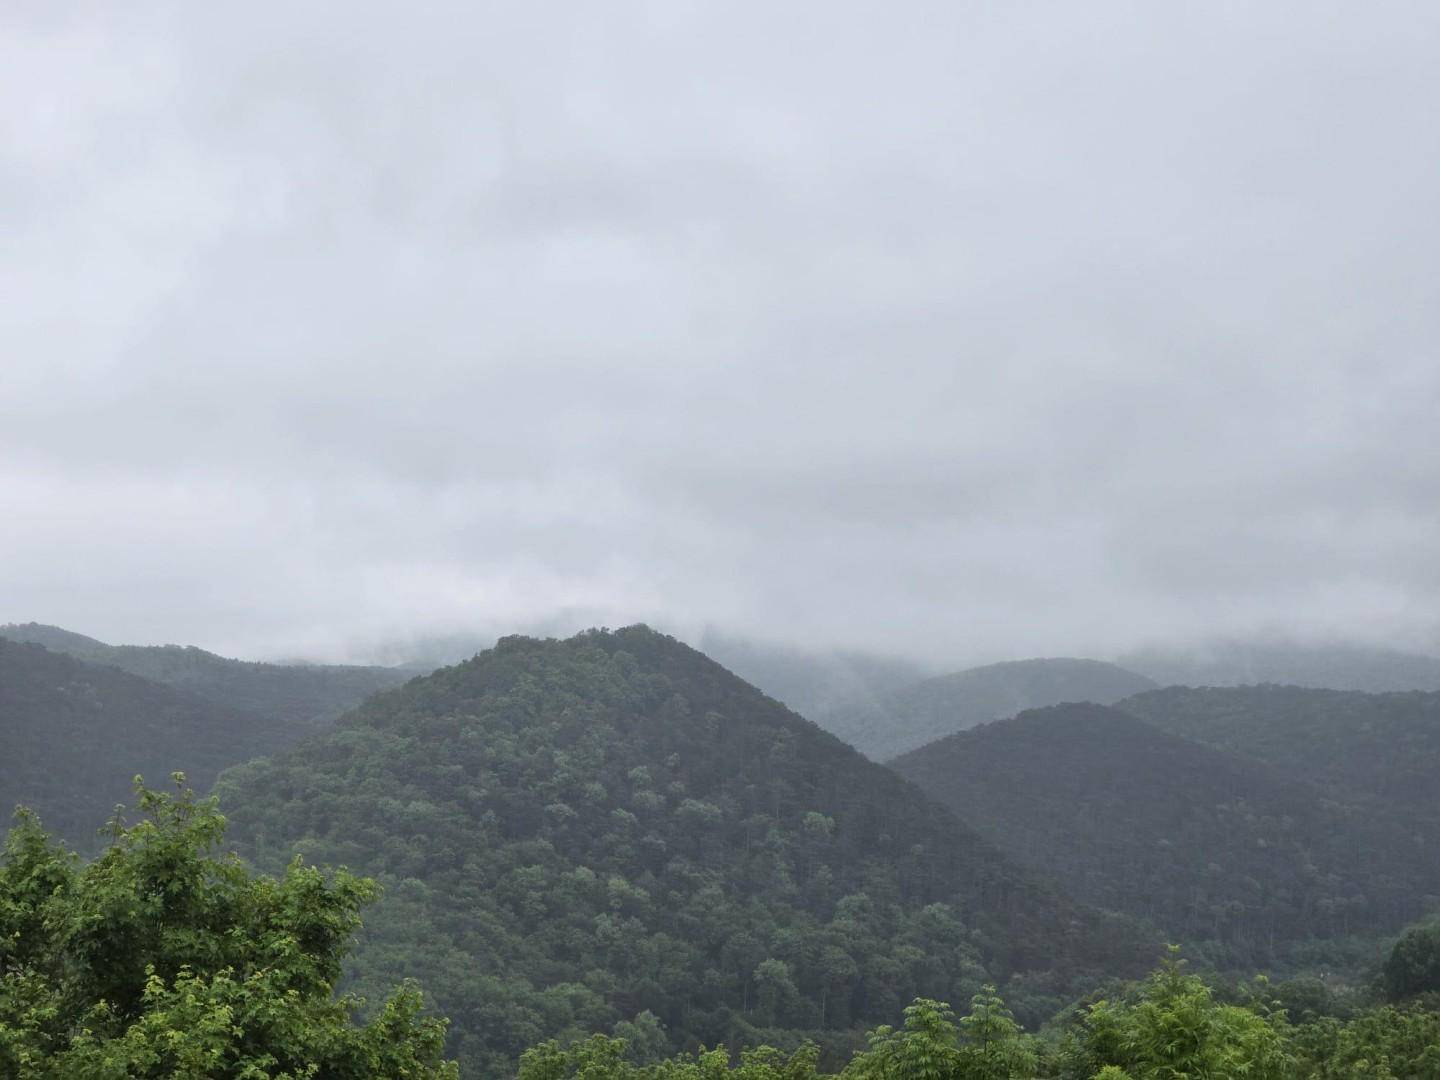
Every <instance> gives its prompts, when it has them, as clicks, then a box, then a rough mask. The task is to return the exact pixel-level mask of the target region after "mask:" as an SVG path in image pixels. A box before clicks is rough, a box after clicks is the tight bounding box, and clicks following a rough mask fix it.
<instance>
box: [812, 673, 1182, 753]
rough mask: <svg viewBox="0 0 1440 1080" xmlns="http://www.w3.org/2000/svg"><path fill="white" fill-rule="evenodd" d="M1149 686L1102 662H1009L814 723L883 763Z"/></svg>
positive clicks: (931, 681)
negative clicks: (989, 724)
mask: <svg viewBox="0 0 1440 1080" xmlns="http://www.w3.org/2000/svg"><path fill="white" fill-rule="evenodd" d="M1154 685H1155V684H1154V683H1153V682H1151V681H1150V680H1149V679H1147V678H1145V677H1144V676H1142V675H1136V674H1135V673H1134V672H1132V671H1126V670H1125V669H1124V668H1120V667H1116V666H1115V665H1114V664H1107V663H1104V662H1102V661H1099V660H1075V659H1069V658H1052V659H1040V660H1012V661H1008V662H1005V663H1000V664H987V665H985V666H984V667H977V668H970V669H968V670H966V671H959V672H955V673H954V674H951V675H941V676H939V677H938V678H934V679H925V680H924V681H922V682H918V683H913V684H911V685H909V686H905V687H902V688H900V689H898V690H894V691H892V692H890V693H888V694H885V695H883V696H881V697H880V698H879V699H878V700H874V701H868V702H852V703H850V704H848V705H846V706H843V707H840V708H836V709H832V710H829V711H827V712H821V713H819V714H818V715H816V716H815V717H814V719H815V721H816V722H817V723H819V724H820V725H822V726H823V727H824V728H825V729H826V730H827V731H832V732H834V733H835V734H836V735H838V736H840V738H842V739H844V740H845V741H846V742H848V743H849V744H850V745H851V746H854V747H856V748H857V749H859V750H860V751H861V752H862V753H864V754H866V755H868V756H869V757H871V758H873V759H875V760H876V761H884V760H887V759H889V758H893V757H895V756H897V755H899V754H903V753H905V752H906V751H909V750H914V749H915V748H916V747H919V746H924V745H925V744H926V743H928V742H932V741H934V740H935V739H939V738H942V737H944V736H946V735H949V734H951V733H953V732H956V731H962V730H964V729H965V728H969V727H974V726H975V725H976V724H983V723H985V722H986V721H987V720H996V719H999V718H1000V717H1002V716H1013V715H1014V714H1015V713H1017V712H1020V711H1021V710H1023V709H1035V708H1041V707H1043V706H1046V705H1059V704H1060V703H1062V702H1066V701H1093V702H1095V703H1097V704H1100V705H1109V704H1111V703H1112V702H1115V701H1119V700H1120V699H1121V698H1123V697H1128V696H1130V695H1131V694H1137V693H1139V692H1141V691H1142V690H1148V689H1151V688H1152V687H1154Z"/></svg>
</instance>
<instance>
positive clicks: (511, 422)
mask: <svg viewBox="0 0 1440 1080" xmlns="http://www.w3.org/2000/svg"><path fill="white" fill-rule="evenodd" d="M0 100H3V102H4V107H3V109H0V622H4V621H11V620H14V621H28V620H36V621H40V622H50V623H56V624H60V625H63V626H66V627H68V628H70V629H74V630H78V631H81V632H84V633H89V634H92V635H94V636H98V637H101V638H103V639H105V640H109V641H117V642H119V641H123V642H141V643H146V642H149V643H158V642H171V641H180V642H190V643H196V644H200V645H204V646H206V647H209V648H213V649H216V650H217V651H221V652H225V653H227V654H230V655H241V656H247V657H276V656H308V657H313V658H321V659H342V658H351V659H363V658H366V657H367V656H369V655H372V654H374V653H375V652H376V650H378V649H380V648H381V647H382V646H384V645H385V644H386V643H393V642H394V641H396V640H405V639H410V638H415V637H422V636H425V635H429V634H449V633H464V632H472V631H473V632H477V633H503V632H511V631H516V630H526V629H530V628H534V627H545V628H556V629H568V628H571V627H574V628H579V627H580V626H584V625H592V624H594V625H612V626H613V625H621V624H625V623H629V622H634V621H640V620H644V621H649V622H651V623H654V624H657V625H661V626H664V627H667V628H670V629H672V630H674V631H676V632H679V633H681V634H682V635H691V636H694V635H697V634H699V633H700V632H701V631H702V630H703V629H705V628H707V627H708V628H711V629H717V628H718V629H720V630H723V631H725V632H727V633H733V634H740V635H752V636H757V637H760V638H764V639H769V640H774V641H779V642H789V643H805V644H808V645H811V646H816V647H820V646H824V647H844V648H854V649H867V650H876V651H881V652H886V653H892V654H897V655H907V656H914V657H918V658H923V659H925V660H927V661H930V662H936V663H943V662H946V661H948V660H950V659H952V658H954V659H955V660H959V659H961V658H964V659H966V660H974V661H982V660H990V659H1001V658H1006V657H1013V656H1021V655H1024V656H1030V655H1046V654H1062V653H1069V654H1079V655H1092V656H1094V655H1107V654H1113V653H1115V652H1118V651H1122V650H1124V649H1127V648H1129V647H1132V646H1136V645H1139V644H1142V643H1153V642H1165V641H1176V642H1179V641H1188V640H1198V639H1201V638H1205V637H1208V636H1217V635H1218V636H1237V635H1247V634H1255V633H1270V634H1273V633H1283V634H1294V635H1300V636H1312V637H1342V638H1354V639H1357V640H1364V641H1367V642H1379V643H1387V644H1393V645H1396V646H1399V647H1404V648H1408V649H1412V650H1416V651H1425V650H1430V651H1440V434H1437V432H1440V423H1437V416H1440V295H1437V293H1440V109H1437V108H1436V102H1437V101H1440V6H1437V5H1435V4H1433V3H1429V2H1415V3H1387V2H1384V0H1377V2H1371V3H1366V4H1355V3H1325V2H1320V0H1307V2H1303V3H1284V2H1270V3H1265V4H1251V3H1223V2H1221V3H1205V4H1199V3H1196V4H1185V3H1175V4H1155V3H1150V2H1148V0H1147V2H1135V3H1107V2H1098V0H1097V2H1090V3H1085V4H1074V3H1049V4H1047V3H976V2H956V0H945V2H936V3H928V2H916V0H897V2H893V3H886V4H874V3H852V2H849V0H827V2H825V3H809V2H806V3H794V4H773V3H765V4H760V3H746V2H735V0H731V2H725V3H718V2H717V3H692V2H687V0H664V2H658V3H649V4H647V3H628V2H623V0H621V2H615V3H607V4H579V3H570V4H563V3H552V2H548V0H532V2H529V3H525V4H493V3H475V2H467V3H453V4H451V3H424V4H378V3H367V2H352V3H349V4H345V5H338V4H334V3H326V4H319V3H308V2H304V0H287V2H285V3H271V2H267V0H252V2H247V3H245V4H193V3H154V2H150V0H130V2H127V3H125V4H116V3H112V2H109V0H106V2H104V3H95V4H87V3H83V2H77V3H73V4H63V5H61V4H54V3H50V2H49V0H35V2H30V0H10V2H7V3H6V4H4V5H3V7H0Z"/></svg>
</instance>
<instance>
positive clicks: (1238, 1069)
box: [1064, 957, 1302, 1080]
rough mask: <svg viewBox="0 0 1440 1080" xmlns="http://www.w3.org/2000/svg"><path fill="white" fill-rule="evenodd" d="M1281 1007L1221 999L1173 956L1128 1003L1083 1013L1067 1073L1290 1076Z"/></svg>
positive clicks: (1109, 1078)
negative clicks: (1236, 1003) (1276, 1010)
mask: <svg viewBox="0 0 1440 1080" xmlns="http://www.w3.org/2000/svg"><path fill="white" fill-rule="evenodd" d="M1289 1034H1290V1027H1289V1025H1288V1024H1287V1023H1286V1021H1285V1016H1284V1013H1283V1012H1271V1011H1270V1010H1269V1009H1268V1008H1266V1006H1265V1005H1264V1003H1263V1002H1255V1003H1252V1004H1251V1006H1250V1007H1245V1006H1241V1005H1226V1004H1222V1003H1220V1002H1217V1001H1216V1000H1215V999H1214V997H1213V995H1212V993H1211V990H1210V987H1208V986H1207V985H1205V983H1204V982H1203V981H1202V980H1201V979H1200V978H1198V977H1197V976H1194V975H1188V974H1186V973H1185V970H1184V961H1181V960H1178V959H1175V958H1174V957H1171V958H1170V959H1168V960H1166V961H1165V962H1164V963H1163V964H1162V965H1161V966H1160V968H1159V969H1158V970H1157V971H1155V972H1154V973H1153V974H1152V975H1151V976H1150V978H1149V979H1147V980H1146V981H1145V983H1144V984H1143V986H1142V987H1141V988H1140V990H1139V992H1138V994H1137V995H1136V996H1135V997H1134V998H1133V999H1131V1000H1126V1001H1115V1002H1111V1001H1100V1002H1097V1003H1096V1004H1095V1005H1093V1006H1091V1007H1090V1009H1088V1010H1087V1011H1086V1012H1085V1013H1084V1014H1083V1017H1082V1020H1081V1030H1080V1032H1079V1033H1078V1035H1077V1037H1075V1039H1074V1043H1073V1044H1072V1047H1071V1053H1070V1055H1068V1056H1069V1057H1070V1060H1069V1062H1068V1063H1067V1064H1068V1068H1066V1069H1065V1070H1064V1072H1065V1075H1073V1076H1079V1077H1097V1078H1103V1080H1120V1078H1122V1077H1130V1078H1133V1080H1182V1078H1186V1080H1226V1078H1230V1077H1242V1076H1243V1077H1247V1078H1249V1080H1287V1078H1290V1077H1296V1076H1299V1075H1302V1074H1299V1073H1297V1072H1296V1071H1295V1069H1294V1065H1293V1059H1292V1057H1291V1054H1290V1050H1289V1045H1288V1038H1289Z"/></svg>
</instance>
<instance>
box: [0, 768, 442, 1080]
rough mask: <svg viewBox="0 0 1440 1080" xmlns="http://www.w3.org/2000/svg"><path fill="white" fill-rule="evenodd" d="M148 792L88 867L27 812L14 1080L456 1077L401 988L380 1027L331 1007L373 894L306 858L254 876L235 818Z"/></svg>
mask: <svg viewBox="0 0 1440 1080" xmlns="http://www.w3.org/2000/svg"><path fill="white" fill-rule="evenodd" d="M175 779H176V782H177V784H178V785H179V786H180V792H179V794H178V795H173V796H172V795H166V794H162V793H159V792H154V791H148V790H146V789H145V788H144V787H143V786H142V785H141V782H140V780H139V779H138V778H137V779H136V788H137V792H138V798H139V808H140V810H141V812H142V814H143V815H144V817H143V818H142V820H140V821H139V822H138V823H136V824H134V825H132V826H129V827H126V826H125V825H124V824H123V822H122V821H121V819H120V818H119V817H118V815H117V817H116V819H115V821H114V822H112V826H111V837H112V839H111V843H110V846H109V848H108V849H107V850H106V851H105V852H104V854H102V855H101V856H100V857H99V858H97V859H96V860H95V861H94V862H91V863H88V864H86V865H83V866H82V865H81V864H80V863H79V861H78V859H77V858H76V856H75V855H73V854H72V853H70V852H68V851H66V850H65V849H64V847H63V846H61V845H60V844H58V843H57V842H55V841H54V840H52V839H51V837H50V836H48V835H47V834H46V833H45V831H44V830H43V829H42V828H41V826H40V824H39V821H38V820H37V819H36V818H35V817H34V816H33V815H31V814H29V813H28V812H24V811H22V812H21V813H20V814H19V816H18V819H17V822H16V825H15V827H14V828H13V829H12V830H11V832H10V835H9V837H8V839H7V841H6V844H5V848H4V851H3V855H0V1076H24V1077H33V1078H35V1080H50V1078H54V1080H61V1078H64V1080H73V1078H84V1080H112V1078H113V1080H122V1078H123V1080H130V1078H146V1077H156V1078H158V1077H166V1078H181V1080H199V1078H202V1077H203V1078H207V1080H209V1078H224V1080H302V1078H317V1080H318V1078H321V1077H324V1078H326V1080H331V1078H334V1080H372V1078H373V1080H379V1078H382V1077H383V1078H387V1080H388V1078H406V1080H447V1078H448V1080H453V1078H455V1077H457V1076H458V1075H459V1074H458V1071H457V1069H456V1067H455V1066H454V1065H453V1064H447V1063H445V1062H444V1061H443V1060H442V1051H443V1044H444V1034H445V1022H444V1021H442V1020H437V1019H432V1018H427V1017H423V1016H421V1015H420V1009H421V997H420V993H419V991H418V990H417V989H416V988H415V987H414V986H410V985H406V986H403V987H401V988H400V989H399V990H397V991H395V992H394V993H393V994H392V995H391V996H390V998H389V1000H387V1001H386V1002H385V1004H384V1006H383V1007H382V1008H381V1009H380V1010H379V1011H378V1013H377V1014H376V1015H375V1017H374V1018H373V1019H372V1020H370V1021H369V1022H368V1023H364V1024H359V1023H357V1022H356V1020H355V1014H356V1011H357V1010H358V1008H359V1007H360V1005H361V1004H362V1003H361V1002H360V1001H359V1000H358V999H355V998H351V997H341V998H336V997H335V996H334V994H333V990H334V986H335V982H336V980H337V979H338V978H339V976H340V965H341V961H342V959H343V958H344V956H345V954H346V953H347V951H348V950H349V945H350V939H351V935H352V934H353V933H354V931H355V929H356V928H357V927H358V926H359V918H358V914H357V913H358V911H359V908H360V906H361V905H362V904H363V903H365V902H366V901H368V900H370V899H371V898H372V897H373V896H374V894H375V886H374V885H373V883H371V882H369V881H367V880H365V879H362V878H357V877H354V876H352V875H350V874H348V873H346V872H345V871H343V870H342V871H340V872H338V873H337V874H336V875H335V876H334V878H333V879H332V880H330V881H328V882H327V881H326V880H325V878H324V877H323V876H322V875H321V873H320V872H319V871H318V870H316V869H315V868H314V867H308V866H304V865H302V864H301V862H300V861H299V860H298V859H297V860H296V861H295V862H293V863H291V864H290V866H289V867H288V868H287V869H286V871H285V873H284V875H283V876H282V877H281V878H279V879H276V878H271V877H252V876H251V875H250V873H249V871H247V870H246V868H245V867H244V865H243V864H242V863H241V862H240V860H239V859H238V858H237V857H235V856H233V855H231V856H218V855H217V854H215V849H216V847H217V845H218V844H219V842H220V840H221V838H222V836H223V833H224V829H225V819H224V818H223V817H222V816H221V814H220V812H219V810H218V809H217V806H216V803H215V800H214V799H206V800H197V799H195V797H194V795H193V793H192V792H190V791H189V790H187V789H186V788H185V787H184V777H183V776H181V775H180V774H176V776H175Z"/></svg>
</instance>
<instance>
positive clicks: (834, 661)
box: [700, 630, 930, 719]
mask: <svg viewBox="0 0 1440 1080" xmlns="http://www.w3.org/2000/svg"><path fill="white" fill-rule="evenodd" d="M700 650H701V651H702V652H704V653H705V655H706V656H708V657H710V658H711V659H713V660H716V661H718V662H719V663H721V664H724V665H725V666H726V667H727V668H729V669H730V670H731V671H733V672H734V673H735V674H737V675H739V676H740V677H741V678H742V679H744V680H745V681H746V682H748V683H750V685H752V686H755V687H758V688H759V689H761V690H763V691H765V693H767V694H769V695H770V696H771V697H773V698H774V699H775V700H776V701H779V702H781V703H783V704H785V705H787V706H789V707H790V708H792V709H794V710H795V711H796V712H798V713H799V714H800V715H801V716H804V717H808V718H810V719H814V718H815V717H817V716H820V715H824V714H825V713H827V712H830V711H832V710H834V709H836V708H837V707H840V706H854V705H857V704H860V705H866V704H876V703H878V702H879V701H880V700H881V698H883V697H884V696H885V695H887V694H890V693H893V692H894V691H896V690H899V689H901V688H903V687H906V686H909V685H912V684H914V683H917V682H919V681H920V680H922V679H924V678H925V677H926V676H927V675H929V674H930V672H928V671H926V670H925V669H924V668H922V667H921V666H920V665H918V664H915V663H912V662H910V661H908V660H901V659H899V658H896V657H890V656H880V655H876V654H873V653H864V652H855V651H846V650H843V649H834V650H829V651H815V650H808V649H797V648H793V647H788V646H784V645H777V644H773V643H770V642H763V641H758V640H755V639H753V638H745V637H738V636H735V635H731V634H722V633H718V632H716V631H713V630H712V631H708V632H706V634H705V635H704V636H703V637H702V638H701V639H700Z"/></svg>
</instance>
